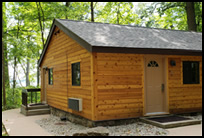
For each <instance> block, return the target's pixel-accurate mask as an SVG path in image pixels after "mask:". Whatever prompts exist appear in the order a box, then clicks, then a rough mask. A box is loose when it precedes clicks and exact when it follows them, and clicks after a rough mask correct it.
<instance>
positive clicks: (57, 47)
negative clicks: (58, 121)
mask: <svg viewBox="0 0 204 138" xmlns="http://www.w3.org/2000/svg"><path fill="white" fill-rule="evenodd" d="M57 30H59V28H58V27H56V28H55V31H57ZM55 31H54V32H55ZM91 58H92V54H91V53H89V52H88V51H87V50H86V49H84V48H83V47H81V46H80V45H79V44H78V43H77V42H75V41H74V40H73V39H71V38H70V37H69V36H67V35H66V34H65V33H64V32H63V31H62V30H60V33H59V34H57V35H52V38H51V41H50V44H49V47H48V49H47V51H46V54H45V57H44V58H43V61H42V64H41V80H43V78H42V76H43V75H42V73H43V69H42V67H43V66H47V67H48V68H53V85H48V83H46V85H47V102H48V104H49V105H50V106H53V107H55V108H58V109H61V110H64V111H67V112H71V113H74V114H77V115H80V116H82V117H85V118H88V119H91V118H92V107H91V101H92V98H91V93H92V87H91V60H92V59H91ZM75 62H80V66H81V67H80V68H81V86H72V83H71V64H72V63H75ZM47 73H48V72H47ZM46 79H47V82H48V76H46ZM42 84H43V83H42V82H41V88H43V86H42ZM42 92H43V89H42ZM69 97H74V98H82V99H83V111H82V112H76V111H72V110H71V109H68V102H67V99H68V98H69Z"/></svg>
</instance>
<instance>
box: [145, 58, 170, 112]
mask: <svg viewBox="0 0 204 138" xmlns="http://www.w3.org/2000/svg"><path fill="white" fill-rule="evenodd" d="M164 65H165V64H164V58H162V57H161V56H149V57H146V58H145V103H146V106H145V112H146V115H158V114H163V113H164V112H165V105H166V104H165V102H166V100H165V84H164V82H165V81H164V78H165V77H164V75H165V73H164Z"/></svg>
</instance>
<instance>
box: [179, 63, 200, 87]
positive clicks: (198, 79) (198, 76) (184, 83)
mask: <svg viewBox="0 0 204 138" xmlns="http://www.w3.org/2000/svg"><path fill="white" fill-rule="evenodd" d="M192 63H194V64H195V63H197V64H198V68H197V70H196V71H197V74H198V75H197V76H194V77H197V80H196V81H195V82H193V81H192V78H193V76H192V74H193V73H192V71H193V70H192V67H189V66H192ZM184 64H186V65H187V64H189V65H187V66H188V68H189V69H190V70H189V71H188V72H187V73H186V74H188V77H190V79H189V81H187V80H186V79H185V78H186V77H187V76H185V75H186V74H185V72H186V71H185V70H184ZM185 67H186V66H185ZM182 75H183V76H182V79H183V82H182V84H183V85H199V84H200V61H182Z"/></svg>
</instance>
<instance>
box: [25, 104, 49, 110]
mask: <svg viewBox="0 0 204 138" xmlns="http://www.w3.org/2000/svg"><path fill="white" fill-rule="evenodd" d="M43 108H49V105H47V104H43V105H33V106H31V105H28V107H27V109H28V110H33V109H43Z"/></svg>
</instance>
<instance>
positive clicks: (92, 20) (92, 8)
mask: <svg viewBox="0 0 204 138" xmlns="http://www.w3.org/2000/svg"><path fill="white" fill-rule="evenodd" d="M91 22H94V7H93V2H91Z"/></svg>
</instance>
